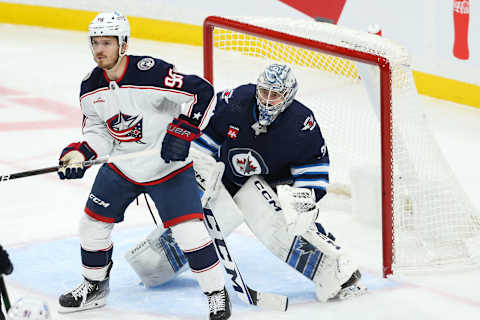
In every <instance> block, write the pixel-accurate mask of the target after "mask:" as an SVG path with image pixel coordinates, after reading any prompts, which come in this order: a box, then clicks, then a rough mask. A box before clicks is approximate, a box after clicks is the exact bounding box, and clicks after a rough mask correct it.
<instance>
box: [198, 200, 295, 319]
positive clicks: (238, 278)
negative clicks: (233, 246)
mask: <svg viewBox="0 0 480 320" xmlns="http://www.w3.org/2000/svg"><path fill="white" fill-rule="evenodd" d="M204 216H205V219H204V221H203V222H204V223H205V226H206V227H207V230H208V233H209V234H210V237H212V239H213V244H214V245H215V248H216V249H217V253H218V256H219V258H220V259H222V262H223V266H224V267H225V271H226V272H227V274H229V275H230V280H231V282H232V286H233V289H234V290H235V292H236V293H237V296H238V297H239V298H240V299H241V300H242V301H244V302H245V303H248V304H251V305H255V306H259V307H263V308H267V309H273V310H280V311H287V308H288V297H286V296H282V295H279V294H275V293H266V292H260V291H256V290H254V289H252V288H250V287H249V286H248V285H247V284H246V283H245V281H244V280H243V277H242V274H241V273H240V270H239V269H238V266H237V264H236V263H235V260H233V257H232V255H231V254H230V251H229V250H228V247H227V244H226V242H225V239H224V238H223V234H222V231H221V229H220V226H219V225H218V223H217V220H216V219H215V216H214V215H213V213H212V211H211V210H209V209H205V210H204Z"/></svg>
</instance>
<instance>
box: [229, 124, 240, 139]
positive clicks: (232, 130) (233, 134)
mask: <svg viewBox="0 0 480 320" xmlns="http://www.w3.org/2000/svg"><path fill="white" fill-rule="evenodd" d="M238 131H240V129H239V128H238V127H235V126H232V125H230V126H229V127H228V132H227V137H229V138H230V139H232V140H235V139H237V138H238Z"/></svg>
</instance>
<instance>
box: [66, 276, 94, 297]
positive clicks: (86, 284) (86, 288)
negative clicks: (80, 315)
mask: <svg viewBox="0 0 480 320" xmlns="http://www.w3.org/2000/svg"><path fill="white" fill-rule="evenodd" d="M94 287H95V285H94V284H93V283H91V282H90V281H88V280H86V279H85V280H84V281H83V282H82V283H81V284H80V285H79V286H78V287H77V288H75V289H73V291H72V296H73V297H74V298H75V300H76V299H78V298H79V297H82V298H85V297H86V296H87V294H89V293H90V292H92V291H93V289H94Z"/></svg>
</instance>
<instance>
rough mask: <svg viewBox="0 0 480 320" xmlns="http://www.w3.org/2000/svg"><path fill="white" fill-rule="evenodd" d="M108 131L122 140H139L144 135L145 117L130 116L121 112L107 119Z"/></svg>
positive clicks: (116, 138) (138, 141)
mask: <svg viewBox="0 0 480 320" xmlns="http://www.w3.org/2000/svg"><path fill="white" fill-rule="evenodd" d="M107 129H108V133H110V135H111V136H112V137H113V138H114V139H115V140H117V141H120V142H137V143H142V144H144V142H142V141H140V140H141V139H142V137H143V135H142V130H143V119H142V118H141V117H140V116H138V115H137V116H130V115H128V114H123V113H121V112H120V113H119V114H116V115H114V116H113V117H111V118H110V119H108V120H107Z"/></svg>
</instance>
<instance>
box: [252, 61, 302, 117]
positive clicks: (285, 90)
mask: <svg viewBox="0 0 480 320" xmlns="http://www.w3.org/2000/svg"><path fill="white" fill-rule="evenodd" d="M296 92H297V80H296V79H295V77H294V76H293V73H292V70H291V69H290V67H289V66H287V65H282V64H276V63H274V64H271V65H269V66H267V68H265V70H264V71H263V72H262V73H261V74H260V76H259V77H258V79H257V92H256V96H257V97H256V98H257V105H258V113H259V116H258V122H259V123H260V124H261V125H263V126H268V125H270V124H271V123H272V122H273V121H275V119H276V118H277V117H278V115H279V114H280V113H281V112H283V110H285V108H287V107H288V106H289V105H290V104H291V103H292V101H293V99H294V97H295V93H296Z"/></svg>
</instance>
